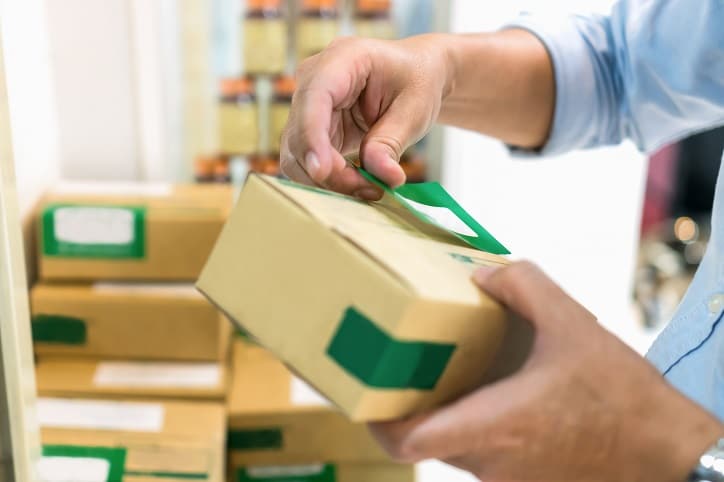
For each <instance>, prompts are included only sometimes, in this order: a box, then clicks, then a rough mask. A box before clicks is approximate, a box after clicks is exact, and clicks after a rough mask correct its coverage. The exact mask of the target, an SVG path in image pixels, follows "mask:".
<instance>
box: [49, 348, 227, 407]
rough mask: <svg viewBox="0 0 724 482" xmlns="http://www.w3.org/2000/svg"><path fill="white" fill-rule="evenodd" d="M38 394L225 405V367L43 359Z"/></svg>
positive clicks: (59, 358) (193, 363)
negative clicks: (218, 402) (203, 402)
mask: <svg viewBox="0 0 724 482" xmlns="http://www.w3.org/2000/svg"><path fill="white" fill-rule="evenodd" d="M35 379H36V384H37V387H38V393H39V394H40V395H41V396H48V397H69V398H94V397H97V398H122V399H182V400H218V401H222V400H225V399H226V393H227V391H228V387H229V380H230V373H229V368H228V366H227V364H226V362H133V361H121V360H94V359H90V358H69V357H52V356H48V357H41V358H39V359H38V360H37V362H36V364H35Z"/></svg>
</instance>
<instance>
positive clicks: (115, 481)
mask: <svg viewBox="0 0 724 482" xmlns="http://www.w3.org/2000/svg"><path fill="white" fill-rule="evenodd" d="M43 456H44V457H74V458H90V459H103V460H106V461H108V463H109V465H110V468H109V471H108V479H107V481H106V482H122V481H123V470H124V467H125V465H126V449H124V448H121V447H86V446H80V445H44V446H43Z"/></svg>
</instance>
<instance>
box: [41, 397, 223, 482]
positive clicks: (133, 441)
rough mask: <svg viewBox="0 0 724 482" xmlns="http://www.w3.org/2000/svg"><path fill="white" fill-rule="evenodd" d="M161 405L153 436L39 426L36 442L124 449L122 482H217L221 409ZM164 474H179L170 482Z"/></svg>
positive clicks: (220, 467)
mask: <svg viewBox="0 0 724 482" xmlns="http://www.w3.org/2000/svg"><path fill="white" fill-rule="evenodd" d="M162 406H163V410H164V422H163V428H162V430H161V431H160V432H157V433H140V432H132V431H114V430H82V429H73V428H42V427H41V438H42V442H43V444H44V445H61V446H67V445H71V446H82V447H122V448H125V449H126V451H127V452H126V460H125V468H124V472H125V474H126V475H125V476H124V477H123V480H124V482H128V481H131V482H161V481H169V480H188V474H196V475H199V474H206V477H205V478H195V479H194V480H201V481H205V482H223V481H224V480H225V477H224V464H223V459H224V438H225V420H224V418H225V413H224V407H223V406H222V405H220V404H213V403H184V402H166V403H163V404H162ZM131 474H135V475H131ZM154 474H157V475H154ZM164 474H165V475H164ZM169 474H181V475H180V476H179V477H176V478H174V477H169ZM184 474H186V477H184V476H183V475H184Z"/></svg>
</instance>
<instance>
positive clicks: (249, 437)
mask: <svg viewBox="0 0 724 482" xmlns="http://www.w3.org/2000/svg"><path fill="white" fill-rule="evenodd" d="M234 351H235V353H234V365H233V378H232V383H231V393H230V394H229V402H228V406H229V435H228V439H227V444H228V445H227V447H228V451H229V462H230V464H231V467H244V466H247V465H279V464H283V465H288V464H306V463H314V462H318V461H320V460H322V461H329V460H334V461H337V462H372V463H375V462H376V463H380V462H390V459H389V458H388V457H387V455H386V454H385V453H384V452H383V451H382V449H380V447H379V445H378V444H377V443H376V442H375V440H374V439H373V438H372V436H371V435H370V433H369V431H368V430H367V426H366V425H365V424H359V423H353V422H350V421H349V420H348V419H347V418H346V417H345V416H344V415H343V414H342V413H340V412H339V411H338V410H336V409H334V408H333V407H331V406H330V404H329V402H328V401H327V400H326V399H324V398H322V397H321V396H320V395H319V394H318V393H316V392H315V391H314V390H313V389H312V388H311V387H309V385H307V384H306V383H305V382H303V381H302V380H301V379H299V378H297V377H295V376H294V375H292V373H290V372H289V370H288V369H287V368H286V367H285V366H284V365H283V364H282V363H281V362H280V361H278V360H277V359H276V358H274V357H273V356H272V355H271V354H270V353H269V352H267V351H266V350H264V349H263V348H259V347H256V346H248V345H246V344H245V343H244V342H243V341H238V342H236V343H235V350H234Z"/></svg>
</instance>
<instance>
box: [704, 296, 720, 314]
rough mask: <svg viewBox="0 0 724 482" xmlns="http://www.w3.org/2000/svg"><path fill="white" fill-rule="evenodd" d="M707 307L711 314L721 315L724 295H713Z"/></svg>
mask: <svg viewBox="0 0 724 482" xmlns="http://www.w3.org/2000/svg"><path fill="white" fill-rule="evenodd" d="M707 307H708V308H709V313H711V314H716V313H719V312H720V311H721V309H722V307H724V294H718V295H713V296H712V297H711V298H709V302H708V303H707Z"/></svg>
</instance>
